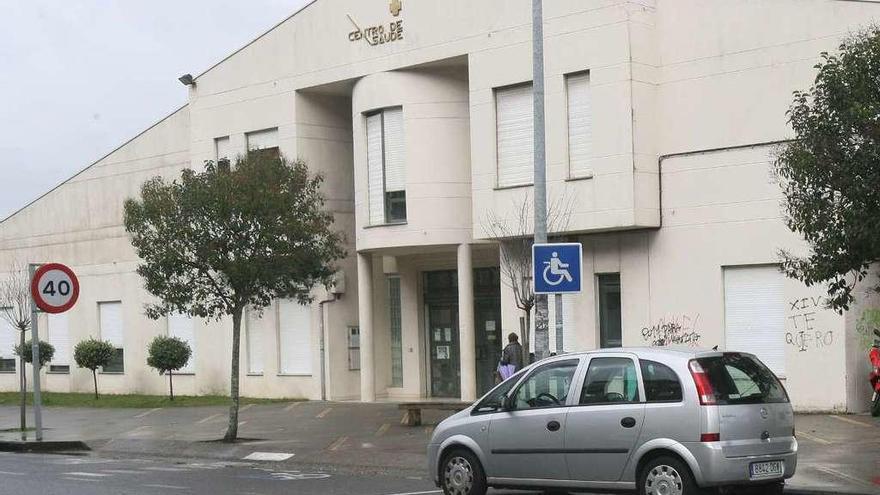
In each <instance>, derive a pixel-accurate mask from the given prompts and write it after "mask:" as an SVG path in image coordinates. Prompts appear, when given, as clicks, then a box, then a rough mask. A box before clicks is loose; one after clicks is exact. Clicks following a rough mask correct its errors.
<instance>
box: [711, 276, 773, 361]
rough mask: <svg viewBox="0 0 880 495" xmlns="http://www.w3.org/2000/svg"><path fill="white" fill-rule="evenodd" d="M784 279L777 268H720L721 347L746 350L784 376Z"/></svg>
mask: <svg viewBox="0 0 880 495" xmlns="http://www.w3.org/2000/svg"><path fill="white" fill-rule="evenodd" d="M784 284H785V278H784V275H783V274H782V272H780V271H779V267H778V266H775V265H771V266H739V267H725V268H724V331H725V339H724V340H725V350H727V351H741V352H749V353H752V354H754V355H756V356H758V359H760V360H761V361H763V362H764V364H765V365H767V367H768V368H770V369H771V370H773V372H774V373H776V375H777V376H779V377H784V376H785V293H784Z"/></svg>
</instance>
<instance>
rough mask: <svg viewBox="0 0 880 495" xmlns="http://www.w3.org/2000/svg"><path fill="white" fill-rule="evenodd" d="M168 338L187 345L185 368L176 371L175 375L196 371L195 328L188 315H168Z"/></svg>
mask: <svg viewBox="0 0 880 495" xmlns="http://www.w3.org/2000/svg"><path fill="white" fill-rule="evenodd" d="M168 336H169V337H177V338H178V339H180V340H182V341H184V342H186V343H187V344H189V348H190V351H191V353H190V356H189V361H187V362H186V366H184V367H183V368H180V369H179V370H177V373H195V371H196V367H195V364H196V328H195V321H194V320H193V319H192V318H190V316H189V315H186V314H182V313H172V314H170V315H168Z"/></svg>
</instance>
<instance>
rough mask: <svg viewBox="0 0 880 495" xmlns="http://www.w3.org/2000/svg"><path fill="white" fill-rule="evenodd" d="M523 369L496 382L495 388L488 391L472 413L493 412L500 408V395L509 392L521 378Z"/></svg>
mask: <svg viewBox="0 0 880 495" xmlns="http://www.w3.org/2000/svg"><path fill="white" fill-rule="evenodd" d="M523 373H525V370H519V371H517V372H516V373H514V374H513V375H512V376H511V377H510V378H508V379H507V380H504V381H503V382H501V383H500V384H498V385H497V386H496V387H495V388H493V389H492V390H491V391H489V393H488V394H486V396H485V397H483V400H481V401H480V403H479V404H477V406H476V407H474V414H480V413H487V412H495V411H498V410H500V409H501V407H502V406H503V404H502V403H501V401H502V397H503V396H505V395H507V394H509V393H510V390H511V389H512V388H513V386H514V385H516V382H518V381H519V379H520V378H522V376H523Z"/></svg>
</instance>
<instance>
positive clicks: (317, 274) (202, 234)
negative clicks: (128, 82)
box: [125, 152, 345, 442]
mask: <svg viewBox="0 0 880 495" xmlns="http://www.w3.org/2000/svg"><path fill="white" fill-rule="evenodd" d="M222 165H225V164H221V166H216V167H215V166H214V164H213V163H211V162H208V163H207V164H206V167H205V170H204V171H203V172H196V171H193V170H189V169H187V170H184V171H183V173H182V174H181V176H180V178H179V179H176V180H173V181H170V182H169V181H166V180H164V179H162V178H161V177H156V178H153V179H151V180H149V181H147V182H146V183H144V185H143V186H142V188H141V194H140V198H139V199H130V200H128V201H126V203H125V228H126V230H127V231H128V232H129V233H130V234H131V243H132V245H133V246H134V248H135V251H136V252H137V255H138V256H139V257H140V258H141V260H142V262H141V264H140V265H139V266H138V268H137V272H138V273H139V274H140V275H141V277H143V279H144V285H145V287H146V289H147V290H148V291H149V292H150V293H151V294H153V295H155V296H156V297H157V298H158V299H159V302H158V303H155V304H151V305H148V306H147V309H146V314H147V316H148V317H150V318H159V317H161V316H163V315H168V314H169V313H173V312H181V313H187V314H190V315H192V316H198V317H202V318H214V319H218V320H219V319H221V318H223V317H225V316H230V317H231V318H232V357H231V370H230V371H231V380H230V382H231V383H230V397H231V405H230V408H229V426H228V428H227V431H226V435H225V436H224V440H226V441H228V442H232V441H234V440H235V439H236V437H237V436H238V407H239V383H238V382H239V354H240V349H241V319H242V314H243V313H244V311H245V308H247V307H251V308H253V309H255V310H257V311H259V310H261V309H262V308H264V307H266V306H268V305H269V304H270V303H271V301H272V300H273V299H276V298H295V299H297V300H299V301H300V302H301V303H307V302H309V301H310V300H311V296H310V291H311V290H312V288H313V287H315V286H316V285H318V284H324V285H328V284H329V283H330V281H331V278H332V275H333V272H334V268H333V266H332V264H333V262H334V261H335V260H337V259H339V258H341V257H343V256H344V255H345V252H344V250H343V249H342V247H341V244H342V241H341V236H340V234H339V233H337V232H335V231H334V230H333V229H332V223H333V216H332V215H331V214H330V213H328V212H326V211H324V197H323V195H322V194H321V190H320V189H321V183H322V182H323V179H322V178H321V177H320V176H313V175H310V174H309V171H308V168H307V167H306V164H305V163H304V162H302V161H299V160H298V161H296V162H288V161H287V160H285V159H284V158H282V157H277V156H274V155H273V154H271V153H259V152H251V153H248V155H246V156H244V157H238V158H237V159H236V160H235V164H234V165H232V166H228V165H227V166H222Z"/></svg>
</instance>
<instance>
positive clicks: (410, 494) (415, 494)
mask: <svg viewBox="0 0 880 495" xmlns="http://www.w3.org/2000/svg"><path fill="white" fill-rule="evenodd" d="M429 493H443V492H442V491H440V490H429V491H427V492H406V493H388V494H386V495H428V494H429Z"/></svg>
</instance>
